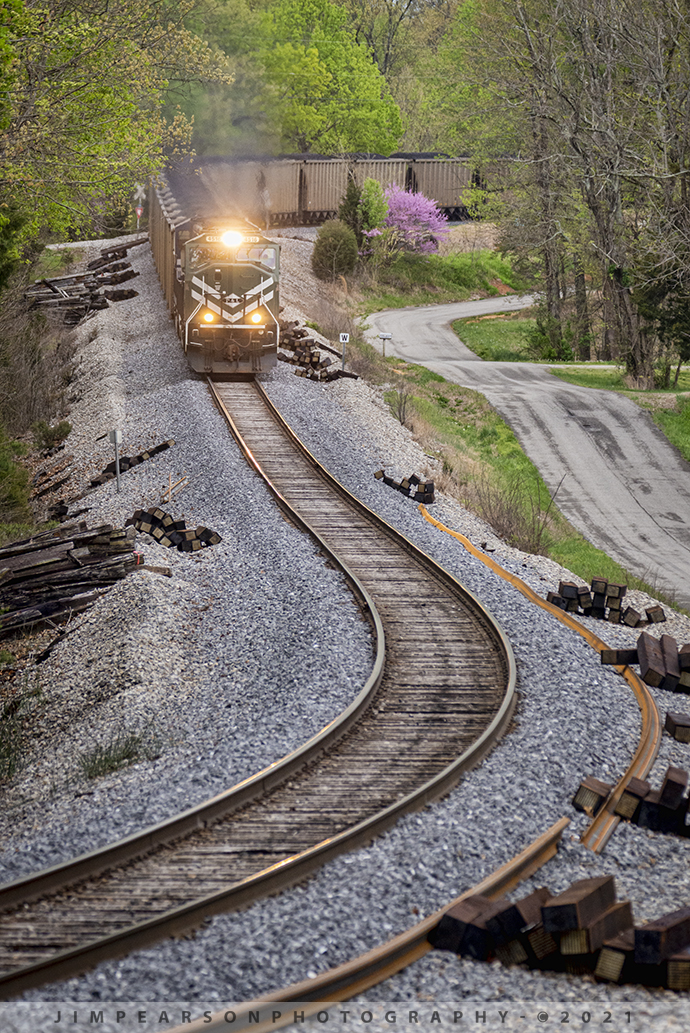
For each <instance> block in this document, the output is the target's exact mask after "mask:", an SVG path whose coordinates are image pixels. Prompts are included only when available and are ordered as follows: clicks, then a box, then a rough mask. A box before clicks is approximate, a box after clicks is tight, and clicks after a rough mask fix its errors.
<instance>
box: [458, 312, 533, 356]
mask: <svg viewBox="0 0 690 1033" xmlns="http://www.w3.org/2000/svg"><path fill="white" fill-rule="evenodd" d="M534 326H536V320H534V319H525V317H524V315H522V314H518V313H512V312H511V313H510V314H507V315H497V316H496V317H493V316H492V317H487V316H480V317H479V318H474V319H457V320H456V321H455V322H454V323H453V330H454V331H455V333H456V334H457V335H458V337H459V338H460V340H461V341H462V342H463V344H466V345H467V347H468V348H469V349H470V351H473V352H474V353H475V355H478V356H479V358H480V359H485V360H487V361H488V362H531V361H532V357H531V356H530V355H529V354H528V352H527V350H526V347H527V341H526V338H525V331H526V330H528V329H530V328H532V327H534Z"/></svg>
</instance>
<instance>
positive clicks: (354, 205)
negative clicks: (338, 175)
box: [338, 174, 388, 247]
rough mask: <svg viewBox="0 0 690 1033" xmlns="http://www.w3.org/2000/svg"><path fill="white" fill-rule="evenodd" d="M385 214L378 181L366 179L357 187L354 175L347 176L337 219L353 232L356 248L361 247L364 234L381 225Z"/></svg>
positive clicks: (385, 204) (385, 205) (386, 211)
mask: <svg viewBox="0 0 690 1033" xmlns="http://www.w3.org/2000/svg"><path fill="white" fill-rule="evenodd" d="M387 214H388V201H387V200H386V197H385V195H384V191H383V187H382V186H381V184H380V183H379V182H378V180H376V179H370V178H367V179H365V180H364V183H363V184H362V186H361V187H358V186H357V183H356V181H355V177H354V175H352V174H351V175H350V176H348V180H347V190H346V191H345V196H344V197H343V199H342V201H341V203H340V207H339V209H338V218H339V219H340V221H341V222H344V223H345V225H346V226H349V227H350V229H351V230H352V231H353V233H354V235H355V237H356V238H357V245H358V247H361V246H362V242H363V240H364V235H365V233H367V232H368V231H371V230H374V229H377V228H378V227H379V226H382V225H383V223H384V220H385V218H386V215H387Z"/></svg>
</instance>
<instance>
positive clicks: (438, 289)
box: [361, 251, 524, 314]
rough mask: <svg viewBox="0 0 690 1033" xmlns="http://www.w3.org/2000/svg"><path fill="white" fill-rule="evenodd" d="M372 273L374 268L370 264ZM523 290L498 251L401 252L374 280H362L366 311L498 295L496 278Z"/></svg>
mask: <svg viewBox="0 0 690 1033" xmlns="http://www.w3.org/2000/svg"><path fill="white" fill-rule="evenodd" d="M369 271H370V272H371V267H369ZM499 280H500V281H501V283H505V284H507V285H508V286H509V287H512V288H513V290H521V289H522V288H523V287H524V285H523V284H522V283H521V282H520V280H519V279H518V278H517V277H516V276H515V274H514V273H513V271H512V268H511V265H510V262H508V261H507V260H505V259H503V258H501V257H500V255H497V254H496V252H494V251H474V252H467V253H465V252H462V253H459V254H453V255H401V256H400V257H399V258H397V259H396V260H395V262H393V263H392V264H391V265H390V266H388V267H387V268H380V269H379V270H378V271H377V273H376V278H375V280H374V281H373V282H371V283H366V282H362V284H361V289H362V291H363V294H364V299H365V305H364V313H365V314H367V313H369V312H376V311H377V310H378V309H382V308H404V307H405V306H407V305H429V304H434V303H444V302H449V301H466V300H467V298H469V296H470V295H471V294H476V293H477V292H481V293H482V294H484V295H488V296H491V295H494V294H498V293H499V292H498V289H497V287H496V286H495V285H494V282H493V281H499Z"/></svg>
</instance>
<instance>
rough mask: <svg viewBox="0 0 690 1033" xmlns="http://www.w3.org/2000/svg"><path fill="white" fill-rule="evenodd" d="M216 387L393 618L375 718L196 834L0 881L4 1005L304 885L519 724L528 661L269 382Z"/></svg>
mask: <svg viewBox="0 0 690 1033" xmlns="http://www.w3.org/2000/svg"><path fill="white" fill-rule="evenodd" d="M215 391H216V401H217V404H218V405H219V406H220V407H221V408H223V409H224V410H225V415H226V417H227V418H228V420H229V422H230V425H231V428H232V430H233V433H234V434H235V435H236V436H237V437H238V440H240V441H241V443H242V447H243V449H244V450H245V452H246V454H247V456H248V458H249V459H250V461H252V462H253V463H254V464H255V465H256V464H261V465H265V467H266V469H265V471H264V473H265V476H267V477H268V478H269V480H270V481H271V482H272V484H271V486H272V488H273V490H274V492H276V493H277V496H278V499H279V502H280V504H281V506H282V507H283V508H284V510H286V512H287V514H288V516H289V518H290V519H292V520H294V521H295V522H297V523H303V522H304V521H306V520H308V522H309V524H310V525H311V527H312V533H315V535H316V537H317V539H318V540H319V541H320V542H321V544H322V546H323V548H324V551H326V552H327V553H328V554H329V555H330V556H331V557H332V560H333V562H336V563H338V564H339V565H344V566H346V567H349V568H350V571H351V576H353V578H354V585H355V591H356V592H357V594H358V595H359V597H360V601H362V603H363V605H364V606H365V608H367V609H368V610H369V612H371V613H372V615H373V619H374V621H375V623H376V622H377V621H378V620H379V617H378V616H377V614H380V621H381V625H382V627H381V631H382V634H380V635H379V640H380V641H381V639H382V637H383V634H385V639H386V654H385V664H384V663H383V662H378V663H377V669H376V670H375V676H372V677H373V680H372V679H370V683H371V684H370V685H369V686H368V692H367V694H366V703H369V708H368V710H367V711H366V715H365V716H362V712H363V710H364V705H365V701H364V700H362V701H361V702H362V705H361V706H360V708H359V709H357V710H356V711H353V712H352V713H351V714H350V718H349V722H350V727H349V728H348V729H347V731H344V729H343V728H342V727H340V728H338V729H337V731H336V732H332V731H329V730H331V728H332V726H328V729H326V730H324V732H323V733H321V735H320V736H317V737H315V739H314V740H312V741H311V742H310V744H307V746H305V747H304V748H303V749H302V750H301V751H298V754H299V756H298V758H297V759H293V758H292V757H288V758H286V759H285V760H284V762H280V763H279V764H278V765H272V766H271V768H269V769H266V771H265V772H262V773H260V774H259V775H257V776H255V777H254V778H253V779H249V780H247V782H246V783H242V784H241V785H240V786H239V787H236V789H235V790H231V791H229V792H228V793H227V794H223V797H222V800H221V799H220V798H217V799H216V800H214V801H211V810H209V811H208V812H204V810H203V808H196V809H195V810H194V811H193V812H189V814H188V815H186V816H183V818H184V819H185V821H186V826H185V827H184V828H183V827H182V826H176V825H175V821H171V822H168V823H164V825H163V826H157V827H156V829H155V830H147V831H146V832H144V833H143V834H142V835H140V836H138V837H130V839H129V840H128V841H127V842H126V843H125V844H116V845H115V846H114V847H112V848H109V849H108V850H105V851H99V852H97V853H96V854H94V855H89V856H88V857H85V858H82V859H77V861H76V862H73V863H70V864H66V865H60V866H57V867H56V868H55V869H53V870H52V871H49V872H48V873H39V874H38V876H32V877H29V878H28V879H25V880H18V881H17V882H16V883H13V884H9V885H8V886H6V887H2V888H0V908H3V909H5V910H6V912H7V913H6V914H5V915H3V916H2V917H1V918H0V972H1V974H0V992H2V993H3V995H10V996H11V995H13V994H16V993H18V992H20V991H21V990H23V989H26V988H28V987H30V986H36V985H40V984H41V983H43V982H47V981H49V980H55V979H58V978H65V977H66V976H68V975H74V974H76V973H77V972H80V971H83V970H84V969H85V968H87V967H89V966H91V965H93V964H94V963H96V962H97V961H100V960H102V959H104V958H107V957H114V956H118V955H121V954H123V953H126V952H127V951H129V950H132V949H134V948H137V947H142V946H145V945H147V944H149V943H152V942H155V941H156V940H159V939H161V938H162V937H163V936H166V935H170V934H171V933H179V932H181V931H185V930H188V929H189V928H192V927H194V926H195V925H198V924H199V923H200V922H201V921H203V920H204V919H205V918H207V917H208V916H210V915H212V914H214V913H218V912H221V911H229V910H232V909H234V908H236V907H238V906H242V905H245V904H247V903H248V902H249V901H251V900H253V899H256V898H257V897H259V896H262V895H265V894H266V893H269V892H275V891H276V889H279V888H283V887H284V886H285V885H289V884H290V883H292V882H295V881H298V880H299V879H301V878H303V877H304V875H305V874H306V873H308V872H310V871H312V870H314V869H315V868H316V867H318V866H319V865H320V864H322V863H323V862H324V861H325V860H326V859H328V858H329V857H331V856H334V855H335V854H336V853H339V852H342V851H343V850H346V849H350V848H351V847H353V846H356V845H359V844H361V843H363V842H366V841H367V840H369V839H371V838H372V836H373V835H375V834H376V833H377V832H379V831H380V830H381V829H383V828H385V827H386V826H387V825H390V824H392V822H393V821H394V820H395V819H396V818H397V817H398V816H399V815H400V814H402V813H404V812H405V811H406V810H410V809H413V808H415V807H419V806H422V805H423V804H424V803H426V802H427V801H428V800H429V799H432V798H433V797H436V796H439V795H441V794H442V793H443V792H444V791H445V790H446V789H447V788H449V787H450V785H452V784H453V783H454V782H455V781H457V779H458V778H459V776H460V774H461V773H462V771H464V770H466V769H467V768H468V767H470V766H472V765H473V764H474V763H476V762H477V761H478V759H479V758H480V757H481V756H482V755H483V753H485V752H486V751H487V750H488V749H489V748H490V747H491V745H493V743H494V742H495V741H496V739H497V738H498V737H499V735H500V734H501V733H502V732H503V731H504V730H505V729H506V727H507V725H508V722H509V720H510V716H511V713H512V709H513V705H514V689H515V664H514V659H513V655H512V651H511V649H510V645H509V643H508V642H507V640H506V639H505V637H504V636H503V634H502V632H501V631H500V629H499V628H498V627H497V625H496V624H495V622H493V620H492V619H491V618H490V616H489V615H488V613H487V612H486V611H485V610H484V608H483V606H482V605H481V604H480V603H479V602H478V601H477V600H476V599H475V598H474V597H473V596H472V595H471V594H470V593H469V592H467V591H466V590H465V589H464V588H463V587H462V586H461V585H460V584H459V583H458V582H457V581H456V580H455V579H454V578H452V577H451V576H450V575H449V574H447V573H446V572H445V571H443V570H442V568H440V567H438V566H437V565H436V564H435V563H434V562H433V561H432V560H430V559H429V558H428V557H426V556H425V555H424V554H423V553H420V552H419V551H418V550H417V549H416V548H415V547H414V546H413V545H412V544H411V543H410V542H408V541H407V540H406V539H405V538H403V537H402V536H401V535H399V534H398V533H397V532H396V531H394V530H393V529H392V528H391V527H389V525H387V524H385V522H384V521H382V520H380V519H379V518H378V517H376V516H375V515H374V514H372V513H370V511H368V510H366V507H364V506H362V504H361V503H358V502H357V501H356V500H354V499H353V498H352V497H351V496H349V494H348V493H347V492H346V491H345V489H343V488H341V487H340V486H339V485H338V484H337V482H335V481H334V480H333V479H332V478H330V477H329V475H327V474H326V473H325V471H323V470H322V468H320V467H319V465H318V464H317V463H316V461H315V460H313V458H311V457H310V456H309V453H308V452H306V450H305V449H304V448H303V446H301V445H300V443H299V442H298V441H297V439H296V438H295V437H294V435H292V434H291V432H290V430H289V428H287V427H286V426H285V425H283V424H282V423H281V420H280V417H279V415H278V414H277V412H276V411H275V410H274V409H273V407H272V406H271V405H270V403H269V402H268V400H267V399H266V397H265V395H264V393H263V392H262V391H261V390H260V389H259V388H258V387H255V386H254V385H252V384H229V385H222V387H219V388H217V389H215ZM229 410H232V416H231V415H230V412H229ZM287 497H289V503H288V501H287V500H286V498H287ZM369 600H372V601H371V602H370V601H369ZM379 661H380V657H379ZM361 696H362V694H360V697H361ZM353 706H354V705H353ZM349 709H350V710H352V708H349ZM336 724H337V723H336V722H333V723H332V725H336ZM337 736H340V738H339V741H338V744H337V746H336V747H335V748H333V749H332V751H331V752H329V753H328V755H326V756H325V757H320V755H321V754H322V753H323V751H324V747H325V745H326V739H327V738H330V739H335V738H336V737H337ZM331 745H332V743H331ZM281 765H282V770H278V769H280V768H281ZM280 778H282V779H283V781H282V783H281V784H277V785H276V784H275V783H276V782H278V781H279V779H280ZM223 815H225V816H223ZM176 820H177V819H176ZM194 827H196V828H197V829H198V831H195V832H191V833H189V834H188V835H187V838H185V839H184V840H181V841H179V842H172V843H171V842H170V840H174V839H175V838H176V837H179V836H180V835H182V834H183V833H185V834H186V833H188V832H189V829H190V828H194ZM141 855H146V856H141ZM112 865H119V867H114V868H113V867H112ZM92 873H97V874H96V875H95V876H94V875H93V874H92ZM79 880H81V881H79ZM48 892H50V895H42V896H39V895H41V894H46V893H48ZM36 897H39V899H35V898H36ZM30 901H31V902H30ZM8 908H11V910H7V909H8Z"/></svg>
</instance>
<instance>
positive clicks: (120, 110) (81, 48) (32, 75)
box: [0, 0, 227, 236]
mask: <svg viewBox="0 0 690 1033" xmlns="http://www.w3.org/2000/svg"><path fill="white" fill-rule="evenodd" d="M189 9H190V4H189V2H187V0H185V2H183V3H182V4H180V5H177V4H173V3H172V2H170V0H150V2H149V3H147V4H145V5H142V4H140V3H138V2H137V0H119V2H118V3H117V4H112V5H110V4H107V3H102V2H100V0H84V2H80V3H79V4H78V5H76V4H74V3H73V2H72V0H50V2H49V0H25V2H24V3H21V2H19V0H10V2H3V4H2V13H3V15H4V20H3V22H2V25H1V26H0V30H1V31H0V75H1V77H2V79H3V83H4V87H5V89H4V90H3V93H2V96H3V102H2V109H1V111H0V169H1V171H0V200H1V203H2V204H4V205H5V206H6V207H5V210H6V211H7V210H9V209H16V210H17V211H18V212H19V213H20V214H22V215H23V216H24V218H25V223H24V229H23V233H24V235H25V236H33V235H36V234H37V232H38V230H39V228H40V227H41V226H47V227H49V228H50V229H51V230H52V231H54V232H56V233H59V234H68V233H70V232H76V231H82V230H84V229H85V228H87V227H88V225H89V222H90V220H91V219H93V218H94V217H97V216H99V215H100V214H102V213H103V212H104V211H106V210H107V209H108V208H110V207H112V206H113V205H116V204H117V203H118V202H121V201H122V200H124V199H125V198H126V197H128V195H130V193H131V187H132V186H133V184H134V182H135V181H136V180H137V179H141V178H144V177H145V176H146V175H147V174H148V173H149V172H151V171H153V170H155V169H156V168H157V167H159V165H160V162H161V160H162V153H163V150H164V147H165V146H166V143H170V142H172V141H170V140H169V138H168V137H167V130H168V127H167V126H166V123H165V121H164V119H163V118H162V115H161V101H162V93H163V90H164V89H165V88H166V87H167V85H168V83H169V82H170V80H172V79H175V78H185V77H186V78H191V77H193V76H194V77H196V78H211V79H214V78H215V79H218V78H227V72H226V71H225V70H223V69H222V67H220V66H219V65H218V62H217V61H216V60H215V59H214V57H213V55H212V53H211V51H210V50H209V48H208V47H207V46H206V44H204V43H203V41H202V40H200V39H198V38H197V37H195V36H194V35H193V34H192V33H190V32H189V31H188V30H186V29H185V28H184V26H183V24H182V17H183V16H184V15H185V14H186V13H188V11H189ZM178 128H179V123H178ZM183 135H184V134H183Z"/></svg>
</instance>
